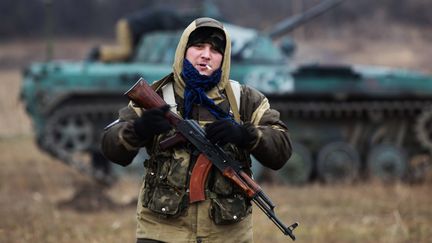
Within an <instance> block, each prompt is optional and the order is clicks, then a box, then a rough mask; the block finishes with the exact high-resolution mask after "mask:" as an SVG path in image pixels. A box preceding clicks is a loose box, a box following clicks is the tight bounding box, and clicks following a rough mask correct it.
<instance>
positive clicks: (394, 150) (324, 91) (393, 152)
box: [21, 1, 432, 184]
mask: <svg viewBox="0 0 432 243" xmlns="http://www.w3.org/2000/svg"><path fill="white" fill-rule="evenodd" d="M338 2H340V1H331V2H330V4H329V3H328V2H324V3H325V4H322V5H320V6H319V8H320V9H321V11H317V10H316V8H314V9H313V10H311V11H308V12H307V13H305V14H303V15H301V16H294V17H293V18H291V19H288V20H286V21H283V22H281V23H280V24H279V25H277V28H275V29H274V30H273V31H271V32H267V33H263V32H258V31H256V30H254V29H249V28H244V27H241V26H236V25H233V24H229V23H226V24H225V26H226V28H227V29H228V31H229V32H230V34H231V37H232V67H231V78H233V79H235V80H238V81H240V82H241V83H245V84H248V85H250V86H253V87H255V88H257V89H258V90H260V91H261V92H263V93H265V94H266V95H267V97H268V98H269V100H270V103H271V106H272V107H273V108H275V109H277V110H279V111H280V113H281V116H282V118H283V120H284V121H285V122H286V123H287V125H288V127H289V128H290V132H291V136H292V139H293V141H294V144H293V146H294V154H293V156H292V158H291V159H290V160H289V161H288V162H287V164H286V166H285V167H284V168H282V169H281V170H280V171H278V172H276V174H277V175H278V176H277V177H274V176H270V177H269V176H267V177H266V175H268V173H275V172H269V171H266V170H264V169H263V168H261V167H260V165H259V163H254V166H253V168H254V173H255V177H256V178H257V179H266V178H278V179H277V180H278V181H282V182H286V183H291V184H303V183H306V182H308V181H310V180H321V181H324V182H329V183H331V182H341V181H344V182H347V181H348V182H351V181H355V180H357V179H359V178H365V177H368V176H373V177H378V178H381V179H383V180H386V181H388V180H395V179H401V178H407V177H410V178H420V179H421V178H422V177H423V174H424V171H425V168H427V167H428V166H430V156H429V154H430V151H431V150H432V132H431V131H432V125H431V124H432V106H431V105H432V77H431V76H427V75H424V74H421V73H418V72H414V71H408V70H394V69H388V68H380V67H364V66H342V65H339V66H331V65H316V64H303V65H299V66H294V65H291V64H290V54H291V53H292V51H293V50H294V47H293V45H292V42H291V41H289V39H282V40H279V41H278V43H279V44H278V45H276V44H275V42H274V41H273V38H274V37H278V36H279V35H281V34H283V33H284V31H286V30H288V29H290V28H292V27H294V26H296V25H298V24H299V23H303V22H304V21H305V19H304V18H303V17H304V16H308V18H311V17H314V16H317V15H318V14H319V13H321V12H323V11H324V10H327V9H329V8H330V7H332V6H335V4H337V3H338ZM311 13H313V14H311ZM179 37H180V32H179V31H153V32H151V33H146V34H145V35H143V36H142V38H141V41H140V43H139V45H138V46H137V48H136V50H135V54H134V56H133V58H132V59H131V60H130V61H127V62H112V63H103V62H97V61H96V62H94V61H78V62H67V61H50V62H44V63H33V64H31V65H30V66H29V67H27V68H26V69H25V70H24V74H23V76H24V80H23V85H22V91H21V98H22V100H23V101H24V102H25V104H26V110H27V112H28V114H29V116H30V117H31V119H32V120H33V124H34V128H35V133H36V140H37V144H38V145H39V147H40V148H41V149H42V150H44V151H46V152H48V153H50V154H51V155H53V156H54V157H56V158H58V159H59V160H61V161H64V162H65V163H67V164H69V165H71V166H73V167H75V168H77V169H79V170H80V171H83V172H84V173H87V174H89V175H91V176H92V177H94V178H95V179H97V180H99V181H102V182H104V183H108V184H109V183H111V182H113V181H114V178H115V176H116V175H117V174H116V173H114V172H113V169H112V165H111V163H109V162H108V161H106V160H105V158H104V157H103V156H102V155H101V154H100V152H99V137H100V134H101V132H102V130H103V128H104V127H105V126H106V125H107V124H109V123H110V122H112V121H114V120H115V119H116V117H117V111H118V109H120V108H121V107H123V106H124V105H126V104H127V102H128V100H127V99H126V98H125V97H124V96H123V93H124V92H125V91H126V90H128V89H129V88H130V87H131V86H132V85H133V84H134V83H135V82H136V81H137V80H138V79H139V77H143V78H144V79H146V80H147V81H149V82H152V81H154V80H158V79H160V78H162V77H163V76H164V75H166V74H167V73H169V72H170V71H171V65H172V60H173V58H174V51H175V48H176V45H177V41H178V39H179ZM139 156H145V151H144V152H143V153H142V154H141V153H140V154H139Z"/></svg>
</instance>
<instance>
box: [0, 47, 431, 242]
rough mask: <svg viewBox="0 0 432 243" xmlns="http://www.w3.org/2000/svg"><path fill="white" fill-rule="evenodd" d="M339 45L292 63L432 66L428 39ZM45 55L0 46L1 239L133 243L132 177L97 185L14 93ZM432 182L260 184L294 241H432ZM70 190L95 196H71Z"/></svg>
mask: <svg viewBox="0 0 432 243" xmlns="http://www.w3.org/2000/svg"><path fill="white" fill-rule="evenodd" d="M99 41H100V40H94V39H92V40H79V39H72V40H60V41H58V42H56V44H55V46H54V47H55V52H54V57H55V58H60V59H80V58H82V57H83V56H85V54H86V52H87V51H88V49H89V48H90V47H92V46H93V45H95V44H96V43H98V42H99ZM341 43H344V41H343V40H331V39H329V40H321V41H308V42H307V43H304V44H301V45H299V53H298V54H297V55H296V56H297V57H298V62H304V61H312V60H318V61H326V60H327V61H332V62H338V63H340V62H346V63H354V62H355V63H360V64H376V65H386V66H393V67H405V68H412V69H416V70H422V71H425V72H432V69H431V65H430V62H428V59H429V57H430V56H432V55H431V54H432V53H431V51H432V50H431V48H424V47H428V45H429V43H428V42H427V41H424V40H415V41H414V39H412V42H410V43H411V44H413V43H416V46H415V47H414V46H408V45H407V43H405V42H393V43H389V42H384V41H380V40H377V41H375V42H374V43H375V44H377V45H374V46H369V45H367V44H365V42H360V41H354V40H352V39H351V42H349V43H350V44H341ZM353 49H354V50H356V51H352V50H353ZM317 50H320V51H319V52H317ZM44 51H45V44H44V42H43V40H39V41H34V40H31V41H30V40H16V41H12V42H0V86H1V87H0V116H1V119H0V166H1V169H0V218H1V220H0V243H3V242H4V243H6V242H7V243H10V242H11V243H14V242H35V243H38V242H41V243H42V242H43V243H50V242H53V243H54V242H55V243H57V242H64V243H72V242H95V243H96V242H134V230H135V208H134V205H133V204H134V202H135V197H136V194H137V191H138V188H139V184H140V182H139V180H138V179H134V178H122V179H121V180H120V181H119V183H117V184H116V185H115V186H114V187H113V188H110V189H109V190H101V189H100V188H97V187H96V188H95V186H94V185H92V183H91V181H90V180H89V179H88V178H86V177H84V176H82V175H80V174H79V173H78V172H76V171H74V170H72V169H71V168H69V167H67V166H66V165H64V164H62V163H61V162H60V161H57V160H55V159H53V158H51V157H49V156H48V155H46V154H44V153H42V152H41V151H39V150H38V149H37V147H36V146H35V144H34V141H33V131H32V127H31V122H30V121H29V119H28V117H27V115H26V114H25V111H24V109H23V105H22V103H21V102H20V101H19V99H18V97H19V87H20V84H21V75H20V71H21V68H22V67H24V66H25V65H27V64H28V63H30V62H32V61H43V60H44V58H45V56H44ZM431 188H432V184H431V183H430V182H429V183H425V184H421V185H414V186H409V185H406V184H400V183H397V184H392V185H383V184H380V183H374V182H367V183H365V184H363V183H359V184H357V185H345V186H342V185H341V186H325V185H319V184H311V185H307V186H303V187H287V186H270V185H266V186H264V190H265V191H266V192H267V194H268V195H270V197H271V198H272V199H273V200H274V202H275V203H276V204H277V208H276V213H277V215H278V216H279V217H280V218H281V219H282V221H284V222H285V223H286V224H289V223H292V222H294V221H299V222H300V226H299V228H298V229H297V230H296V235H297V238H298V240H297V242H312V243H313V242H336V243H337V242H340V243H342V242H344V243H345V242H362V243H363V242H371V243H372V242H374V243H375V242H383V243H384V242H386V243H387V242H401V243H402V242H424V243H426V242H430V239H432V227H431V226H432V207H431V205H432V197H430V196H429V194H430V191H431ZM76 192H82V193H83V194H85V193H90V194H96V195H98V196H99V197H92V198H91V199H89V198H84V199H82V198H73V195H75V193H76ZM83 194H81V195H83ZM98 198H99V199H98ZM71 199H75V200H77V201H71ZM80 200H81V201H80ZM82 200H84V201H82ZM71 202H74V203H72V204H71ZM78 203H80V204H79V205H81V207H77V205H78ZM131 204H132V205H131ZM254 224H255V232H254V236H255V241H256V242H287V241H288V242H289V241H290V240H289V239H287V237H284V236H283V235H282V233H281V232H279V230H278V229H277V228H276V227H275V226H274V225H273V224H272V223H271V222H270V221H269V220H268V219H267V217H266V216H265V215H263V214H262V213H261V212H260V211H259V210H258V209H255V215H254Z"/></svg>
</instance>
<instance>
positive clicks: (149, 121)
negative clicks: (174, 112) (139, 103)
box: [133, 105, 171, 140]
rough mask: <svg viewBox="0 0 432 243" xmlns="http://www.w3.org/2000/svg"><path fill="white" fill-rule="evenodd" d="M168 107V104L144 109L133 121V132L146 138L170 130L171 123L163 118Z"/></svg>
mask: <svg viewBox="0 0 432 243" xmlns="http://www.w3.org/2000/svg"><path fill="white" fill-rule="evenodd" d="M169 108H170V107H169V105H166V106H163V107H161V108H153V109H149V110H146V111H144V112H143V114H142V116H141V117H140V118H138V119H136V120H135V121H134V124H133V125H134V129H135V133H136V134H137V135H138V136H139V137H140V138H141V139H143V140H146V139H150V138H152V137H153V136H155V135H158V134H161V133H164V132H167V131H169V130H171V125H170V124H169V122H168V120H167V119H166V118H165V114H166V113H167V112H168V111H169Z"/></svg>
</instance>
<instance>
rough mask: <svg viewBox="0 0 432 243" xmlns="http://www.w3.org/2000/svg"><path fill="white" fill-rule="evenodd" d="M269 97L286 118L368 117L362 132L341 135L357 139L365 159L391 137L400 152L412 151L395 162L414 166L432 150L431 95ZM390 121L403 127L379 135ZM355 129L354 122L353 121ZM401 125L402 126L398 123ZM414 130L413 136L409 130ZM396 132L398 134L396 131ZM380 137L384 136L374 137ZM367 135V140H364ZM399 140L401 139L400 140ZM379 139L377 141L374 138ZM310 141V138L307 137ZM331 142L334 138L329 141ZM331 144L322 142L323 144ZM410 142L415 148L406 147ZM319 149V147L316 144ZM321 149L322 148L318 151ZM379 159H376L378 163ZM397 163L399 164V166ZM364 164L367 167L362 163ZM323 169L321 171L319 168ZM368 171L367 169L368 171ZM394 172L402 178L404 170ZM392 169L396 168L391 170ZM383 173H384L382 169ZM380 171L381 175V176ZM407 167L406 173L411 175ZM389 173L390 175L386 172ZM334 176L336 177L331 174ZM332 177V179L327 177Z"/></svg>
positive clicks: (357, 148)
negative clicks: (313, 98)
mask: <svg viewBox="0 0 432 243" xmlns="http://www.w3.org/2000/svg"><path fill="white" fill-rule="evenodd" d="M268 97H269V101H270V104H271V107H272V108H274V109H276V110H278V111H279V112H280V114H281V117H282V119H283V120H287V119H288V120H289V119H293V118H296V119H300V120H304V119H310V120H316V119H323V120H327V121H329V120H334V119H336V120H340V121H343V120H347V121H350V120H352V121H354V120H356V119H361V120H363V121H366V123H365V124H368V125H367V126H370V127H369V128H368V127H364V128H363V130H362V132H361V135H359V134H356V136H354V135H352V136H353V137H355V138H356V139H352V138H353V137H348V138H342V139H347V140H346V141H345V142H348V143H351V142H352V141H356V142H355V144H357V143H358V144H357V145H358V146H359V147H357V145H356V150H358V152H359V153H360V154H361V155H362V156H364V158H363V159H362V161H363V162H362V163H363V164H364V163H366V162H367V161H369V160H371V159H370V158H369V156H370V153H371V151H369V149H373V148H374V147H376V146H378V145H380V141H386V140H387V141H391V142H394V146H396V148H398V150H397V152H398V153H399V152H400V153H404V152H405V151H406V150H408V151H410V152H412V154H410V155H408V156H409V157H408V158H407V159H408V161H402V162H403V163H402V162H400V161H395V162H394V163H395V164H392V166H396V167H397V166H399V167H401V166H403V165H404V164H405V163H406V162H409V164H410V165H411V166H412V163H411V162H410V161H411V160H413V159H414V158H416V156H419V155H422V154H424V152H425V150H428V151H429V153H432V99H423V100H420V99H417V100H411V99H406V100H370V101H369V100H364V99H363V100H344V101H337V100H330V99H327V100H324V99H322V100H319V99H316V101H305V100H302V98H301V97H300V98H298V99H290V100H286V99H285V100H284V99H283V98H282V97H271V96H268ZM388 121H392V122H394V123H397V124H399V126H400V129H393V130H391V129H390V130H384V131H387V132H389V133H391V134H392V135H393V137H391V139H389V138H385V137H380V136H383V135H382V134H381V133H380V132H381V131H383V128H384V127H385V126H386V125H385V124H387V122H388ZM346 124H347V126H351V125H350V124H349V122H347V123H346ZM352 128H353V131H355V129H354V123H353V124H352ZM398 128H399V127H398ZM412 133H414V134H413V135H414V137H413V136H409V135H408V134H412ZM395 134H396V135H395ZM376 137H380V138H381V139H385V140H380V139H375V138H376ZM399 138H401V139H399ZM365 139H366V140H365ZM399 140H400V141H399ZM374 141H375V142H377V143H375V142H374ZM306 142H307V141H306ZM329 142H331V141H329ZM326 145H328V144H325V143H324V144H321V148H323V147H325V146H326ZM399 145H401V146H403V147H398V146H399ZM405 146H408V147H410V148H413V149H407V148H405ZM316 149H319V147H316ZM315 152H317V153H318V152H319V151H315ZM375 162H376V161H374V163H375ZM399 167H397V168H399ZM363 168H364V167H363ZM414 169H415V168H409V170H414ZM317 172H320V171H317ZM365 172H366V171H365ZM397 172H398V173H396V174H395V175H393V174H390V176H398V177H399V178H402V174H403V173H402V172H399V171H397ZM392 173H393V172H392ZM376 174H377V173H375V176H377V175H376ZM381 174H382V173H381ZM381 174H379V175H378V176H381ZM411 174H412V173H410V172H409V171H408V174H407V176H408V177H412V176H413V175H411ZM386 176H387V175H386ZM332 179H334V178H333V177H332ZM326 181H330V180H326Z"/></svg>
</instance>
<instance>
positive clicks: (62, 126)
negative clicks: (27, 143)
mask: <svg viewBox="0 0 432 243" xmlns="http://www.w3.org/2000/svg"><path fill="white" fill-rule="evenodd" d="M93 136H94V135H93V126H92V124H91V121H90V120H89V119H88V118H86V117H85V115H83V114H80V113H79V112H77V111H76V110H74V109H61V110H58V111H56V112H55V113H54V114H53V115H52V116H51V117H50V118H49V119H48V122H47V124H46V127H45V144H46V145H47V146H48V148H49V149H50V150H52V151H53V152H54V153H55V154H60V155H63V156H65V155H72V154H73V153H76V152H79V151H85V150H88V149H89V148H90V146H91V144H92V141H93Z"/></svg>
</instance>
